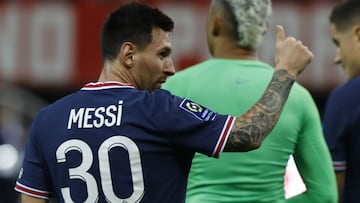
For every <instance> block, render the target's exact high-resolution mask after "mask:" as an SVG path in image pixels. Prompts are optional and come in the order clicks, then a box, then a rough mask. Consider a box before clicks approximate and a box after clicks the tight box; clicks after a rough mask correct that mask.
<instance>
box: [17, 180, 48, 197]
mask: <svg viewBox="0 0 360 203" xmlns="http://www.w3.org/2000/svg"><path fill="white" fill-rule="evenodd" d="M15 189H16V190H17V191H19V192H23V193H25V194H28V195H31V196H34V197H39V198H43V199H49V198H50V194H49V193H48V192H42V191H40V190H35V189H31V188H29V187H24V186H22V185H20V184H19V183H16V185H15Z"/></svg>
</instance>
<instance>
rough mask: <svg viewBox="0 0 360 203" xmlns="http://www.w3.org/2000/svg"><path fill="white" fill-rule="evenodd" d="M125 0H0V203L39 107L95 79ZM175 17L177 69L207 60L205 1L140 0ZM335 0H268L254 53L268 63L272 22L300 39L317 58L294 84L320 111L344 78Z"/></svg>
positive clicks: (9, 195) (11, 195) (10, 196)
mask: <svg viewBox="0 0 360 203" xmlns="http://www.w3.org/2000/svg"><path fill="white" fill-rule="evenodd" d="M126 2H129V1H125V0H92V1H91V0H63V1H61V0H18V1H15V0H9V1H4V0H0V203H3V202H4V203H5V202H6V203H8V202H10V203H11V202H17V201H18V200H17V194H16V193H15V192H14V191H13V186H14V181H15V179H16V176H17V173H18V170H19V165H20V164H21V159H22V153H23V149H24V143H25V141H26V135H27V131H28V128H29V126H30V124H31V122H32V119H33V118H34V116H35V115H36V113H37V112H38V110H39V109H40V108H42V107H43V106H45V105H46V104H49V103H51V102H53V101H55V100H56V99H59V98H60V97H62V96H64V95H66V94H69V93H71V92H73V91H76V90H78V89H79V88H81V87H82V86H83V85H84V84H85V83H88V82H94V81H96V80H97V77H98V74H99V73H100V69H101V58H100V46H99V32H100V29H101V23H102V22H103V20H104V19H105V18H106V16H107V13H108V12H109V11H110V10H112V9H113V8H115V7H117V6H119V5H121V4H123V3H126ZM138 2H144V3H148V4H150V5H153V6H157V7H159V8H160V9H162V10H163V11H164V12H165V13H167V14H168V15H169V16H171V17H172V18H173V19H174V21H175V30H174V32H173V33H172V34H171V41H172V44H173V47H174V50H173V55H172V58H173V61H174V65H175V67H176V68H177V70H181V69H184V68H186V67H187V66H189V65H192V64H195V63H197V62H199V61H202V60H204V59H207V58H208V57H209V54H208V50H207V46H206V39H205V37H204V36H205V29H204V28H205V26H204V25H205V21H206V17H207V12H208V11H207V8H208V4H209V2H210V0H139V1H138ZM336 2H337V1H336V0H318V1H311V0H273V14H272V17H271V20H270V27H269V30H268V32H267V34H266V35H265V39H264V43H263V46H261V47H260V52H259V57H260V58H261V59H262V60H264V61H266V62H268V63H270V64H273V63H274V60H273V57H274V46H275V40H276V32H275V25H276V24H282V25H283V26H284V27H285V29H286V32H287V34H288V35H292V36H294V37H296V38H298V39H300V40H302V41H303V42H304V43H305V44H306V45H308V46H309V48H310V49H311V50H312V51H313V52H314V55H315V58H314V60H313V62H312V63H311V64H310V66H309V68H308V69H307V70H305V72H304V73H303V74H302V75H301V77H300V79H299V81H300V83H301V84H303V85H304V86H305V87H306V88H308V89H309V90H310V92H311V94H312V95H313V97H314V99H315V101H316V104H317V105H318V107H319V110H320V113H321V114H322V112H323V109H324V105H325V103H326V99H327V96H328V94H329V92H330V91H331V90H332V89H333V88H335V87H336V86H338V85H340V84H341V83H343V82H344V78H343V74H342V69H341V68H339V67H337V66H336V65H334V63H333V58H334V55H335V46H334V45H333V44H332V40H331V38H330V34H329V29H330V28H329V22H328V16H329V13H330V10H331V8H332V7H333V6H334V4H335V3H336Z"/></svg>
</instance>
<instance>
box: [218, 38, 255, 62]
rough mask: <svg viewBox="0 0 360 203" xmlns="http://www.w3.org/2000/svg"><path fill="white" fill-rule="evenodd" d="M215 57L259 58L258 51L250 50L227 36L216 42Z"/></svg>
mask: <svg viewBox="0 0 360 203" xmlns="http://www.w3.org/2000/svg"><path fill="white" fill-rule="evenodd" d="M214 47H215V48H214V52H213V57H214V58H225V59H239V60H259V59H258V57H257V51H256V50H253V51H249V50H246V49H243V48H240V47H239V46H238V45H237V44H236V42H234V41H228V40H227V39H226V38H223V39H218V40H217V41H216V42H215V46H214Z"/></svg>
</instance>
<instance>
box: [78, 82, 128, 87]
mask: <svg viewBox="0 0 360 203" xmlns="http://www.w3.org/2000/svg"><path fill="white" fill-rule="evenodd" d="M110 86H117V87H119V86H120V87H128V86H130V87H133V86H132V85H130V84H124V83H120V82H97V83H88V84H86V85H85V86H84V88H98V87H110Z"/></svg>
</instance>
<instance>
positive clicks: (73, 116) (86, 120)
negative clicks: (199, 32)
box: [67, 100, 123, 129]
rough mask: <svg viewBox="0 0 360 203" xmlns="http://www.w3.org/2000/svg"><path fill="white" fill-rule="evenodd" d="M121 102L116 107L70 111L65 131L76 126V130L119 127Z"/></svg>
mask: <svg viewBox="0 0 360 203" xmlns="http://www.w3.org/2000/svg"><path fill="white" fill-rule="evenodd" d="M122 105H123V101H122V100H120V101H119V103H118V105H109V106H106V107H103V106H102V107H97V108H79V109H71V111H70V115H69V121H68V126H67V129H71V128H72V127H74V125H76V127H77V128H101V127H103V126H107V127H112V126H115V125H116V126H120V123H121V117H122Z"/></svg>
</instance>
